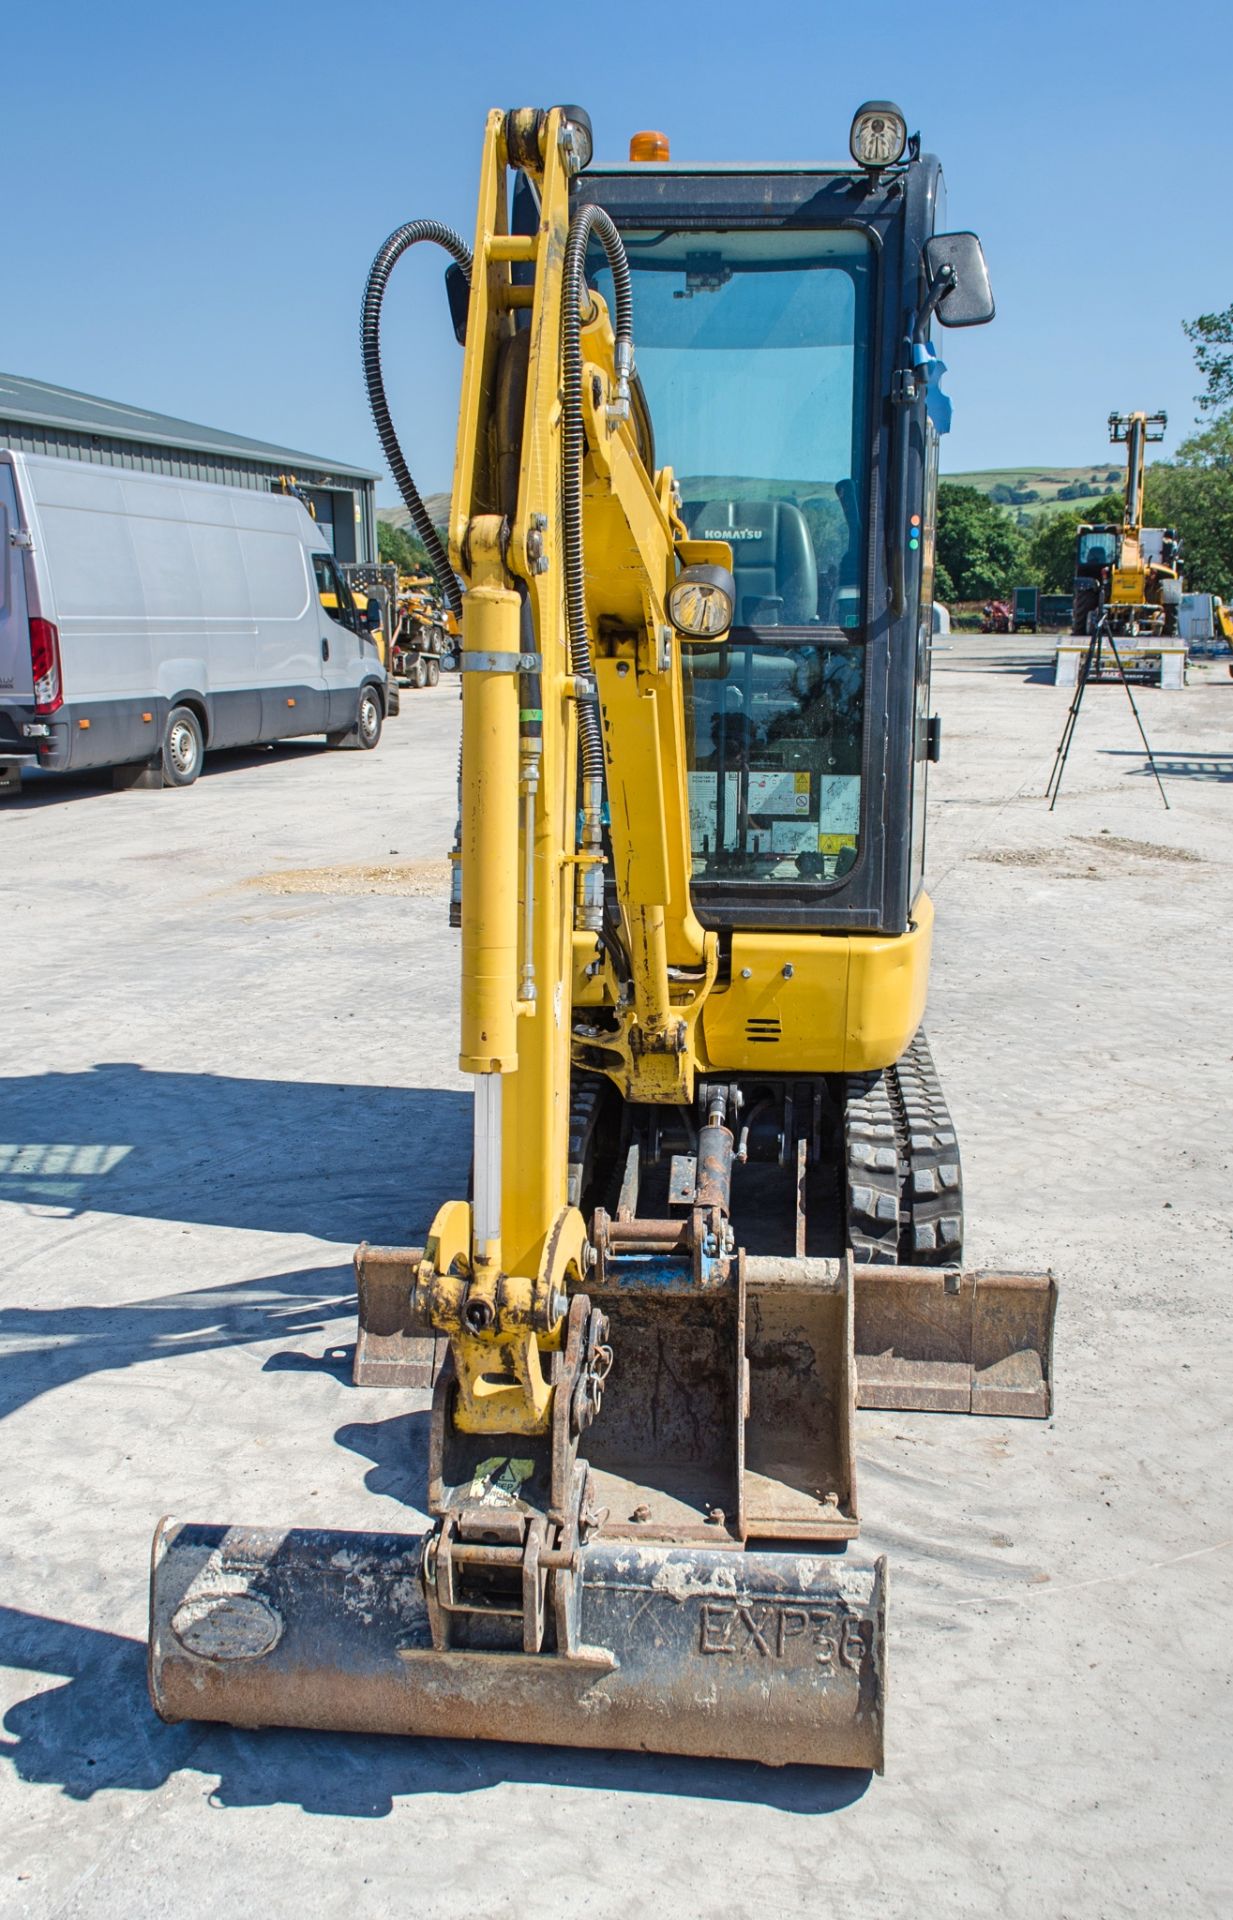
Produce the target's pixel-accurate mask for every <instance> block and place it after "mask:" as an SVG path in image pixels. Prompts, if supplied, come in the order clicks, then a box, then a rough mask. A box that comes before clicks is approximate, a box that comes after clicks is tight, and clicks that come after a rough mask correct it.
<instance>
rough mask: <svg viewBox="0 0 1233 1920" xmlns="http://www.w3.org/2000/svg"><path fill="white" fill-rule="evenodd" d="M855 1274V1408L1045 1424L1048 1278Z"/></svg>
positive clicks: (887, 1271) (1049, 1391) (1049, 1385)
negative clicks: (991, 1416)
mask: <svg viewBox="0 0 1233 1920" xmlns="http://www.w3.org/2000/svg"><path fill="white" fill-rule="evenodd" d="M854 1274H855V1283H856V1307H855V1341H856V1378H857V1390H856V1404H857V1405H858V1406H860V1407H895V1408H899V1409H901V1410H903V1411H905V1412H921V1413H985V1414H1017V1415H1020V1416H1022V1417H1024V1418H1027V1419H1036V1420H1044V1419H1047V1417H1048V1415H1049V1414H1050V1413H1051V1412H1052V1408H1053V1378H1052V1375H1053V1318H1054V1314H1055V1312H1056V1309H1057V1283H1056V1281H1055V1280H1054V1279H1053V1276H1052V1275H1051V1274H1047V1273H962V1272H960V1271H958V1269H956V1268H950V1267H878V1266H868V1267H856V1268H855V1269H854Z"/></svg>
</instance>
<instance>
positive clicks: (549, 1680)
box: [150, 1520, 886, 1772]
mask: <svg viewBox="0 0 1233 1920" xmlns="http://www.w3.org/2000/svg"><path fill="white" fill-rule="evenodd" d="M425 1537H427V1536H425ZM423 1544H424V1542H423V1540H422V1539H421V1538H419V1537H416V1536H407V1535H398V1534H371V1533H327V1532H317V1531H309V1530H307V1529H305V1530H300V1529H292V1530H290V1531H282V1530H275V1529H269V1530H255V1529H254V1530H249V1529H243V1528H234V1527H233V1528H226V1527H216V1526H214V1527H207V1526H194V1525H187V1524H185V1525H181V1524H179V1523H176V1522H174V1521H170V1520H165V1521H163V1522H162V1523H161V1525H160V1527H159V1529H158V1532H157V1534H156V1536H155V1542H154V1564H153V1575H152V1583H151V1597H150V1612H151V1619H150V1691H151V1695H152V1698H153V1701H154V1705H155V1708H156V1710H157V1711H158V1713H159V1714H160V1715H161V1716H162V1718H163V1719H164V1720H173V1721H174V1720H188V1719H193V1720H221V1721H226V1722H229V1723H231V1724H232V1725H234V1726H244V1727H255V1726H295V1727H320V1728H327V1729H330V1730H340V1731H352V1732H368V1733H400V1734H424V1735H434V1736H440V1737H446V1738H453V1739H458V1738H462V1739H489V1740H493V1739H517V1740H530V1741H538V1742H545V1743H559V1744H562V1745H565V1746H575V1747H627V1748H633V1749H645V1750H651V1751H654V1752H659V1753H684V1754H694V1755H705V1756H715V1757H721V1758H731V1759H737V1760H758V1761H764V1762H767V1763H769V1764H770V1765H772V1766H778V1765H784V1764H789V1763H803V1764H806V1765H814V1766H840V1767H857V1768H874V1769H876V1770H877V1771H878V1772H881V1769H882V1721H883V1699H884V1689H885V1657H886V1656H885V1609H886V1574H885V1562H884V1561H882V1560H879V1561H878V1562H877V1563H876V1565H874V1566H866V1567H856V1566H850V1565H848V1564H847V1563H846V1562H843V1561H838V1560H836V1559H834V1558H829V1557H828V1558H823V1557H819V1556H812V1555H798V1554H792V1553H749V1552H742V1551H740V1550H739V1549H732V1550H723V1549H694V1548H689V1547H656V1546H649V1545H644V1544H642V1543H637V1544H631V1543H629V1542H621V1541H602V1540H601V1541H598V1542H592V1543H590V1544H588V1545H586V1546H583V1547H582V1548H580V1549H579V1550H578V1553H577V1557H576V1568H575V1570H576V1575H577V1580H578V1599H579V1615H578V1625H579V1633H578V1638H577V1642H576V1645H575V1650H574V1653H573V1655H572V1656H566V1655H564V1654H562V1653H560V1652H558V1651H555V1650H548V1651H544V1652H542V1653H537V1654H528V1653H525V1652H523V1651H522V1647H521V1622H520V1621H519V1620H511V1619H510V1618H508V1617H503V1616H501V1615H499V1614H496V1613H494V1614H492V1615H488V1616H483V1617H477V1616H474V1615H472V1616H468V1617H467V1618H466V1619H465V1620H464V1621H463V1626H462V1631H463V1632H464V1633H465V1634H466V1637H467V1642H468V1644H466V1645H462V1646H459V1645H456V1644H452V1645H449V1646H447V1647H444V1648H442V1647H437V1646H435V1645H434V1643H433V1635H432V1629H431V1625H430V1620H429V1614H428V1610H427V1607H426V1604H425V1596H424V1585H423V1579H422V1572H421V1561H422V1551H423Z"/></svg>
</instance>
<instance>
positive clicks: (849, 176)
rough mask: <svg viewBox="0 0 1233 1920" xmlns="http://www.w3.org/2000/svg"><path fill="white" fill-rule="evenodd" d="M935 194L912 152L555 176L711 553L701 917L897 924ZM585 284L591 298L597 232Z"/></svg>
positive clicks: (922, 770)
mask: <svg viewBox="0 0 1233 1920" xmlns="http://www.w3.org/2000/svg"><path fill="white" fill-rule="evenodd" d="M942 195H943V188H942V176H941V171H940V168H939V166H938V163H937V162H936V161H935V160H932V159H930V158H928V157H926V158H924V159H920V158H916V159H913V160H910V161H909V162H908V163H907V164H906V165H904V166H902V167H901V168H898V169H896V170H894V171H893V172H887V173H878V174H876V175H874V176H872V177H871V176H870V174H869V173H868V172H866V171H864V170H860V169H853V168H850V167H849V168H844V169H835V170H818V171H805V170H804V169H800V170H797V169H788V168H785V169H778V168H776V169H762V168H758V169H750V170H743V169H741V168H737V167H732V168H729V167H707V168H694V167H689V166H683V167H676V166H674V165H673V164H672V162H671V161H656V162H651V163H646V162H637V161H635V162H631V163H629V164H628V165H625V166H620V167H602V166H594V167H592V168H590V169H588V171H587V172H585V173H584V174H582V175H580V177H579V178H578V180H577V181H576V182H575V184H574V197H575V200H576V201H594V202H595V203H596V204H598V205H600V206H602V207H603V208H604V209H605V211H606V212H607V213H608V214H609V215H610V216H611V218H612V219H613V221H614V223H615V225H616V227H617V229H618V231H619V233H620V235H621V238H622V241H623V242H624V246H625V252H626V255H627V258H628V261H629V267H630V272H631V276H632V284H633V300H634V310H635V313H636V315H637V331H636V348H637V372H638V377H639V379H640V381H641V384H642V389H643V392H644V395H645V401H646V411H647V414H648V415H649V418H650V420H651V422H652V423H653V426H654V435H655V443H656V445H657V446H658V447H660V448H662V449H664V450H665V451H668V450H670V457H671V459H672V461H673V465H674V471H675V476H676V483H677V487H678V489H679V491H680V496H681V511H682V515H683V518H684V520H685V522H686V525H687V527H688V529H689V532H690V535H691V536H692V537H694V538H697V539H703V540H720V541H726V542H727V543H728V545H729V546H730V547H731V549H732V560H733V577H734V579H735V583H736V601H735V609H734V619H733V624H732V627H731V629H730V632H729V634H728V636H727V640H726V643H725V646H724V648H723V649H722V654H721V656H718V657H717V656H716V655H714V654H710V655H708V654H703V653H698V652H696V651H695V650H694V649H693V648H687V649H686V650H685V658H684V673H685V704H686V714H687V739H688V753H689V795H690V823H691V838H692V843H693V860H692V875H691V883H692V890H693V896H694V901H695V904H696V908H697V912H698V914H699V917H700V918H701V919H702V921H703V923H704V925H707V926H714V927H716V928H717V929H722V930H725V931H726V930H727V929H730V928H733V927H737V926H745V927H757V928H760V929H764V930H766V931H767V932H770V931H773V930H777V929H787V928H795V929H809V930H811V931H813V930H816V931H823V930H828V931H835V932H839V931H842V930H851V929H855V928H860V929H862V930H870V929H877V930H879V931H882V932H886V933H894V934H902V933H903V932H904V931H905V930H906V928H907V927H908V924H909V921H910V919H911V913H912V906H913V902H914V900H915V899H916V897H917V895H918V894H919V891H920V887H921V884H922V878H923V858H924V792H925V784H926V773H927V763H928V753H929V741H930V735H929V727H928V719H929V716H928V687H929V659H930V645H929V642H930V634H931V606H932V598H933V544H932V543H933V526H934V502H935V497H936V484H937V465H938V463H937V439H938V426H939V424H941V419H942V412H943V409H942V406H941V404H938V405H936V406H934V407H933V408H928V407H924V406H920V405H917V404H912V403H911V402H909V401H908V400H907V395H906V392H905V390H904V389H905V382H913V383H914V382H916V381H917V380H918V378H919V379H920V384H921V386H922V387H923V386H924V379H923V377H921V376H919V375H918V373H917V372H916V370H915V369H914V368H913V367H912V365H911V357H912V337H913V334H914V331H915V326H916V319H917V316H918V314H919V310H920V308H921V307H922V305H923V303H924V301H925V299H926V297H927V294H928V291H929V289H928V285H927V283H926V281H925V277H924V272H923V268H922V256H923V248H924V244H925V241H926V240H927V239H928V238H929V237H930V236H931V235H932V234H933V232H934V228H935V225H937V224H938V221H939V210H940V207H941V205H942ZM591 278H592V282H593V284H594V285H595V287H596V289H597V290H598V291H599V292H600V293H602V294H604V295H605V297H606V298H608V299H609V300H611V298H612V278H611V272H610V270H609V269H608V266H607V262H606V259H605V257H604V255H603V253H602V251H601V250H600V249H598V248H595V249H593V255H592V261H591ZM942 312H943V314H944V308H943V309H942ZM933 364H934V365H936V362H934V363H933ZM914 392H915V388H914ZM907 1037H910V1036H907ZM835 1064H836V1066H839V1065H840V1064H841V1063H840V1062H839V1061H836V1063H835Z"/></svg>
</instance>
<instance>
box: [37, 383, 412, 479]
mask: <svg viewBox="0 0 1233 1920" xmlns="http://www.w3.org/2000/svg"><path fill="white" fill-rule="evenodd" d="M2 418H8V419H10V420H25V421H29V422H31V423H32V424H34V425H37V426H61V427H74V428H76V429H77V430H78V432H81V433H98V434H109V435H111V436H112V437H113V438H115V439H119V440H144V441H147V442H149V443H152V444H153V445H156V446H168V447H188V448H192V449H193V451H195V452H200V453H231V454H238V455H241V456H242V457H243V458H245V459H248V460H276V461H278V462H279V463H280V464H286V463H290V464H291V465H293V466H294V465H299V466H301V467H312V468H315V469H316V470H318V471H325V472H329V473H337V474H346V475H348V476H349V477H350V478H352V479H355V480H379V479H380V478H381V475H380V474H379V473H374V472H373V471H372V469H371V468H369V467H353V466H350V465H349V464H348V463H347V462H346V461H345V460H331V459H327V458H326V457H325V456H323V455H321V454H316V453H301V452H297V451H296V449H295V448H293V447H274V446H271V445H270V444H269V442H268V441H266V440H249V439H246V438H245V437H244V435H243V434H238V433H222V432H220V431H219V429H218V428H217V427H200V426H197V425H196V424H195V422H193V421H192V420H177V419H176V418H175V417H174V415H172V414H168V413H151V412H150V411H149V410H148V409H147V408H145V407H129V406H125V405H123V404H122V403H121V402H120V401H117V400H100V399H98V398H97V397H96V396H95V395H94V394H91V393H77V392H75V391H74V390H73V388H72V387H53V386H52V385H51V384H50V383H49V382H48V381H46V380H27V379H24V378H23V377H22V376H21V375H20V374H16V373H0V419H2Z"/></svg>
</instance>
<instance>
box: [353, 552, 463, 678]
mask: <svg viewBox="0 0 1233 1920" xmlns="http://www.w3.org/2000/svg"><path fill="white" fill-rule="evenodd" d="M343 572H344V573H345V574H346V576H347V578H348V580H349V581H350V583H351V586H352V588H353V589H354V590H358V591H359V592H361V593H364V594H376V595H377V596H378V597H379V599H380V601H381V606H382V613H383V619H382V629H383V635H384V636H385V638H384V651H383V654H382V658H383V659H384V661H385V664H386V667H387V668H388V670H389V675H390V681H391V684H392V685H394V686H398V687H435V686H436V684H437V682H438V681H439V680H440V678H441V664H442V661H443V660H444V659H445V658H446V657H447V656H448V654H449V652H450V648H451V646H452V644H453V641H454V640H455V638H456V637H457V633H458V623H457V621H456V620H455V619H454V616H453V615H452V614H451V613H450V611H449V608H448V607H446V605H445V604H444V602H443V601H442V599H441V595H440V592H439V591H438V588H437V585H436V582H435V581H434V580H433V578H432V576H431V574H409V573H400V572H399V570H398V568H397V567H396V566H395V565H394V563H393V562H392V561H382V562H381V563H380V564H379V565H375V566H374V565H356V566H350V567H344V568H343Z"/></svg>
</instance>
